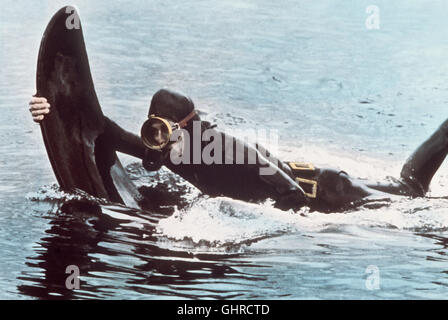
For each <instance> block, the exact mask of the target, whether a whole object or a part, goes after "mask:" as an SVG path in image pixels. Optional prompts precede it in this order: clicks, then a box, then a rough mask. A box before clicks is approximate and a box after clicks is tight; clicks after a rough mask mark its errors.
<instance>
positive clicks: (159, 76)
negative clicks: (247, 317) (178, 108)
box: [0, 0, 448, 299]
mask: <svg viewBox="0 0 448 320" xmlns="http://www.w3.org/2000/svg"><path fill="white" fill-rule="evenodd" d="M66 4H67V3H65V2H62V1H51V2H50V1H46V2H35V1H23V0H17V1H8V0H5V1H3V2H2V10H1V11H0V21H1V22H0V67H1V73H0V112H1V114H0V119H1V121H0V168H1V169H0V182H1V183H0V203H1V208H0V253H1V259H0V298H2V299H42V298H44V299H58V298H73V299H89V298H100V299H178V298H182V299H184V298H186V299H200V298H201V299H235V298H237V299H252V298H257V299H445V298H446V296H447V293H448V288H447V286H448V258H447V247H448V199H444V198H443V197H445V196H448V183H447V182H446V181H447V179H448V165H447V164H446V163H445V164H444V165H442V167H441V168H440V170H439V172H438V173H437V174H436V176H435V178H434V180H433V183H432V185H431V192H430V194H429V196H431V197H433V198H424V199H413V200H412V199H407V198H402V199H398V200H395V201H393V202H392V203H390V204H388V205H387V206H382V207H380V208H366V207H362V208H359V209H357V210H354V211H350V212H346V213H332V214H322V213H312V212H309V211H308V210H307V209H306V208H304V209H302V210H301V211H299V212H285V211H280V210H277V209H275V208H273V207H272V204H271V203H269V202H268V201H267V202H266V203H263V204H248V203H244V202H241V201H236V200H233V199H229V198H209V197H207V196H206V195H204V194H201V193H200V192H199V191H198V190H196V189H195V188H194V187H192V186H191V185H189V184H188V183H187V182H186V181H183V180H182V179H180V178H178V177H176V176H174V175H173V174H171V173H170V172H169V171H167V170H161V171H160V172H158V173H155V174H154V173H148V172H145V171H144V170H143V169H142V168H141V166H140V164H139V163H138V162H136V160H135V159H133V158H131V157H129V156H123V155H120V158H121V160H122V161H123V163H124V164H126V165H127V169H128V171H129V174H130V175H131V177H132V179H134V181H135V183H136V184H137V185H139V186H149V187H150V188H152V189H150V190H156V191H157V192H159V193H160V194H159V196H158V198H157V199H159V200H160V201H159V202H158V203H156V204H155V208H156V209H155V210H151V212H146V211H137V210H134V209H130V208H126V207H123V206H120V205H116V204H111V203H106V202H104V201H102V200H100V199H92V198H90V197H88V196H85V195H82V194H67V193H64V192H62V191H60V190H58V188H57V185H56V184H55V181H56V180H55V178H54V175H53V172H52V170H51V167H50V165H49V163H48V159H47V155H46V152H45V148H44V146H43V141H42V138H41V135H40V129H39V127H38V125H36V124H34V123H33V122H32V121H31V118H30V115H29V113H28V107H27V102H28V101H29V99H30V97H31V95H32V94H33V93H34V90H35V71H36V60H37V53H38V48H39V43H40V40H41V36H42V33H43V31H44V29H45V27H46V24H47V22H48V21H49V19H50V18H51V16H52V15H53V14H54V13H55V12H56V11H57V10H58V9H59V8H60V7H62V6H63V5H66ZM72 4H75V5H76V6H77V8H78V9H79V11H80V16H81V20H82V24H83V29H84V37H85V41H86V47H87V51H88V55H89V60H90V66H91V70H92V75H93V78H94V82H95V87H96V91H97V94H98V97H99V100H100V103H101V105H102V108H103V111H104V113H105V114H106V115H108V116H109V117H110V118H112V119H114V120H115V121H116V122H117V123H119V124H120V125H122V126H123V127H125V128H127V129H128V130H131V131H134V132H137V131H138V130H139V127H140V125H141V123H142V121H143V119H144V117H145V116H146V114H147V108H148V105H149V101H150V99H151V96H152V94H153V93H154V92H156V91H157V90H158V89H160V88H163V87H166V88H171V89H175V90H179V91H182V92H184V93H186V94H187V95H189V96H190V97H191V98H192V99H193V101H194V102H195V104H196V106H197V107H198V108H199V109H200V110H201V111H203V112H204V117H205V118H206V119H207V120H210V121H213V122H215V123H217V124H218V126H219V127H220V128H223V129H226V130H233V129H235V130H243V129H259V128H265V129H272V130H277V132H278V134H279V137H280V139H279V145H278V146H271V147H276V148H275V153H276V154H277V155H278V156H279V158H281V159H285V160H298V161H307V162H312V163H315V164H317V165H325V166H332V167H336V168H340V169H343V170H345V171H347V172H349V173H350V174H352V175H354V176H359V177H366V178H369V179H377V180H381V179H384V178H386V177H387V176H397V175H398V174H399V172H400V169H401V165H402V163H403V162H404V160H405V159H406V158H407V156H408V155H409V154H410V153H411V152H412V151H413V150H414V149H415V148H416V147H417V146H418V145H419V143H421V142H422V141H423V140H424V139H425V138H426V137H427V136H429V135H430V134H431V133H432V132H433V131H434V130H435V129H436V128H437V126H438V125H439V124H440V123H441V122H442V121H444V120H445V119H446V118H447V117H448V85H447V83H448V63H447V59H446V58H447V53H448V36H447V34H446V32H445V30H446V27H447V25H448V22H447V19H446V16H447V14H448V3H447V2H446V1H444V0H434V1H431V2H428V1H423V0H415V1H405V0H401V1H383V0H379V1H375V3H374V4H375V5H376V6H378V8H379V10H380V11H379V16H380V28H379V29H375V30H372V29H368V28H366V25H365V21H366V19H367V17H368V16H369V14H368V13H366V8H367V7H368V6H369V5H372V4H373V3H371V1H364V0H359V1H354V0H352V1H330V0H323V1H319V2H309V1H292V0H282V1H276V2H272V1H265V0H257V1H255V0H253V1H250V0H249V1H236V0H230V1H211V2H210V1H208V2H204V1H196V0H193V1H189V2H188V4H187V3H184V2H182V1H171V2H166V1H158V0H157V1H151V2H148V1H134V2H133V3H132V4H129V2H126V1H102V0H101V1H95V2H92V1H72ZM437 197H442V198H438V199H437ZM69 265H75V266H77V267H78V268H79V270H80V276H81V277H80V279H81V282H80V288H79V289H77V290H70V289H67V288H66V286H65V281H66V278H67V276H68V274H66V273H65V271H66V267H67V266H69Z"/></svg>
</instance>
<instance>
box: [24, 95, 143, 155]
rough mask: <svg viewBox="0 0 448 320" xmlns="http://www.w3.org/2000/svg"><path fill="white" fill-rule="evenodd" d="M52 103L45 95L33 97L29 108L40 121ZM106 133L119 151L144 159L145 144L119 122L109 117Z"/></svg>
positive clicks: (105, 118) (36, 120)
mask: <svg viewBox="0 0 448 320" xmlns="http://www.w3.org/2000/svg"><path fill="white" fill-rule="evenodd" d="M50 108H51V106H50V104H49V103H48V101H47V99H45V98H44V97H34V96H33V97H32V98H31V101H30V102H29V110H30V112H31V115H32V117H33V120H34V121H35V122H37V123H40V122H42V121H43V120H44V118H45V115H47V114H49V113H50ZM104 120H105V122H106V126H105V130H104V133H103V134H104V135H106V139H107V140H108V141H109V142H110V143H111V144H112V145H113V147H114V149H115V150H116V151H119V152H123V153H126V154H129V155H131V156H134V157H137V158H140V159H143V158H144V157H145V150H146V148H145V146H144V145H143V142H142V141H141V139H140V137H139V136H137V135H135V134H133V133H131V132H128V131H126V130H124V129H123V128H121V127H120V126H119V125H118V124H116V123H115V122H113V121H112V120H110V119H109V118H107V117H104Z"/></svg>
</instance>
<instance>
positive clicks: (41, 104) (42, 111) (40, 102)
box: [29, 97, 50, 123]
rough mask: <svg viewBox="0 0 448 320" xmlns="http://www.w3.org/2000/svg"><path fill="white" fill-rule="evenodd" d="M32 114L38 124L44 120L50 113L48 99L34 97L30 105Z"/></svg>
mask: <svg viewBox="0 0 448 320" xmlns="http://www.w3.org/2000/svg"><path fill="white" fill-rule="evenodd" d="M29 105H30V112H31V115H32V116H33V120H34V121H35V122H37V123H39V122H41V121H42V120H44V116H45V115H46V114H48V113H50V104H49V103H48V102H47V99H45V98H42V97H33V98H32V99H31V101H30V103H29Z"/></svg>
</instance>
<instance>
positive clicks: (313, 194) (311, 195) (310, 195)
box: [296, 178, 317, 199]
mask: <svg viewBox="0 0 448 320" xmlns="http://www.w3.org/2000/svg"><path fill="white" fill-rule="evenodd" d="M296 181H297V182H298V183H299V185H300V182H302V183H306V184H309V185H311V193H307V192H305V191H303V192H304V194H305V195H306V196H307V197H308V198H312V199H315V198H316V197H317V181H314V180H309V179H304V178H296Z"/></svg>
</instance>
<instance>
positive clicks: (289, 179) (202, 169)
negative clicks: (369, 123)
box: [30, 89, 448, 212]
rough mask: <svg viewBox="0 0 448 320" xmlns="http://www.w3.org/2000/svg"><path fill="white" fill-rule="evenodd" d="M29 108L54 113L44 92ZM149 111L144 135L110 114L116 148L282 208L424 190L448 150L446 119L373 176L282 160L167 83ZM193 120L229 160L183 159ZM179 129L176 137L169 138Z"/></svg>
mask: <svg viewBox="0 0 448 320" xmlns="http://www.w3.org/2000/svg"><path fill="white" fill-rule="evenodd" d="M30 111H31V113H32V116H33V119H34V121H36V122H40V121H42V120H43V119H44V116H45V114H48V113H49V112H50V105H49V103H48V102H47V101H46V99H45V98H39V97H33V99H32V100H31V102H30ZM148 118H149V119H148V120H147V121H146V122H145V124H144V125H143V127H142V138H140V137H139V136H137V135H134V134H132V133H130V132H127V131H125V130H124V129H122V128H121V127H119V126H118V125H117V124H116V123H114V122H113V121H111V120H109V119H108V118H106V129H105V131H104V133H103V135H104V138H105V139H107V140H108V141H110V143H111V144H112V145H113V146H114V148H115V149H116V150H117V151H119V152H123V153H126V154H129V155H132V156H135V157H137V158H140V159H142V160H143V166H144V167H145V168H146V169H147V170H151V171H154V170H158V169H159V168H160V167H161V166H162V165H165V166H166V167H167V168H168V169H170V170H171V171H172V172H174V173H176V174H178V175H180V176H181V177H183V178H184V179H186V180H187V181H189V182H190V183H192V184H193V185H195V186H196V187H197V188H198V189H200V190H201V191H202V192H203V193H205V194H209V195H211V196H227V197H231V198H234V199H240V200H244V201H250V202H259V201H263V200H265V199H268V198H271V199H273V200H275V205H276V207H278V208H280V209H284V210H286V209H294V210H296V209H299V208H300V207H302V206H304V205H307V206H309V207H310V208H311V209H312V210H317V211H322V212H334V211H343V210H346V209H347V208H350V207H353V206H356V205H358V204H360V203H363V202H365V201H369V200H371V199H378V198H387V197H388V196H389V195H391V194H394V195H402V196H410V197H423V196H424V195H425V194H426V192H427V191H428V189H429V184H430V182H431V179H432V177H433V176H434V174H435V172H436V171H437V169H438V168H439V167H440V165H441V164H442V162H443V161H444V159H445V157H446V155H447V153H448V120H447V121H445V122H444V123H443V124H442V125H441V126H440V127H439V128H438V129H437V130H436V131H435V132H434V134H433V135H432V136H431V137H429V138H428V139H427V140H426V141H425V142H424V143H423V144H422V145H421V146H420V147H419V148H418V149H417V150H416V151H415V152H414V153H413V154H412V155H411V157H410V158H409V159H408V160H407V161H406V163H405V165H404V166H403V169H402V171H401V176H400V178H399V179H393V180H391V181H388V182H384V183H370V182H367V181H365V180H361V179H355V178H352V177H350V176H349V175H348V174H347V173H346V172H344V171H338V170H333V169H324V168H316V167H314V166H313V165H310V164H303V163H296V162H282V161H279V160H278V159H276V158H275V157H273V156H272V155H271V154H270V153H269V152H268V151H267V150H266V149H264V148H263V147H261V146H260V145H258V144H255V145H254V146H252V145H249V144H247V143H244V142H242V141H239V140H238V139H236V138H235V137H232V136H229V135H228V134H226V133H223V132H220V131H218V130H216V129H215V128H214V126H212V125H210V123H208V122H206V121H202V120H201V119H200V117H199V115H198V113H197V112H196V110H195V106H194V104H193V102H192V101H191V100H190V99H189V98H187V97H185V96H183V95H181V94H178V93H175V92H172V91H169V90H165V89H162V90H159V91H158V92H157V93H156V94H154V96H153V98H152V101H151V105H150V109H149V114H148ZM195 125H196V130H199V131H201V133H205V132H207V134H208V136H211V137H213V139H210V141H202V139H201V140H200V147H199V151H200V152H202V151H203V150H204V149H205V148H207V147H209V146H210V144H211V143H213V142H214V139H216V138H221V139H218V140H220V142H219V143H221V144H222V148H218V149H216V148H215V150H214V151H215V152H216V150H221V151H219V152H224V154H223V158H224V159H226V157H227V158H228V157H231V158H233V159H230V160H232V161H230V162H228V161H225V160H223V161H222V162H221V163H204V162H203V161H201V162H200V163H185V162H182V161H181V162H180V163H179V161H177V160H178V159H179V158H182V156H183V155H184V154H186V153H188V154H190V155H191V154H193V153H194V152H195V151H196V152H197V150H195V149H194V148H195V146H194V141H193V142H191V141H189V140H190V139H188V138H186V136H190V137H191V136H193V139H194V130H195ZM176 133H179V134H177V135H176ZM174 135H176V137H177V138H175V139H171V138H172V136H174ZM229 142H230V143H231V150H232V151H233V152H230V155H229V152H225V151H228V150H229V148H228V145H227V144H228V143H229ZM237 150H239V151H237ZM242 151H243V152H242ZM238 152H239V153H240V156H241V152H242V156H243V158H244V161H242V163H239V162H238V161H233V160H235V157H237V156H238ZM249 154H252V155H255V161H252V162H250V161H248V160H249V159H248V155H249ZM173 155H174V157H173ZM176 157H177V158H176ZM176 159H177V160H176ZM227 160H229V159H227ZM226 163H232V164H226ZM261 168H265V169H266V168H267V169H269V170H267V171H266V172H268V174H262V171H261V170H260V169H261Z"/></svg>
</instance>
